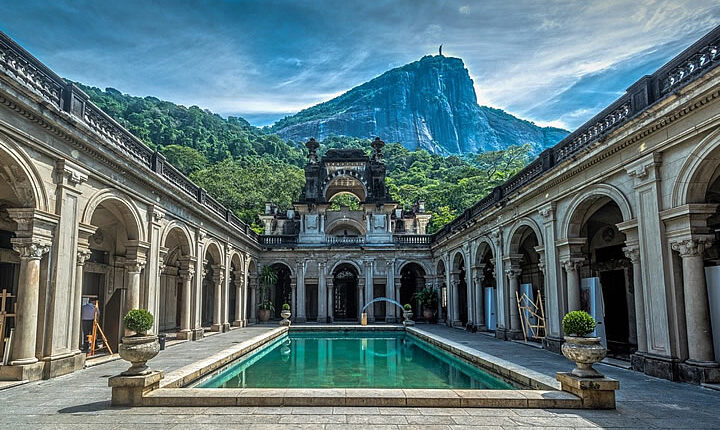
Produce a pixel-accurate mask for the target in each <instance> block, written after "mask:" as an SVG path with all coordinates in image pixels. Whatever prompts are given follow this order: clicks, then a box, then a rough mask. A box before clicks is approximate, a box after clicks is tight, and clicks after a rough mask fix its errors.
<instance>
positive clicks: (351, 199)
mask: <svg viewBox="0 0 720 430" xmlns="http://www.w3.org/2000/svg"><path fill="white" fill-rule="evenodd" d="M330 202H331V203H330V208H329V209H328V210H331V211H339V210H340V209H341V208H342V207H343V206H347V207H348V208H349V209H350V210H351V211H357V210H360V200H358V198H357V197H355V196H354V195H352V194H336V195H335V196H333V198H332V199H330Z"/></svg>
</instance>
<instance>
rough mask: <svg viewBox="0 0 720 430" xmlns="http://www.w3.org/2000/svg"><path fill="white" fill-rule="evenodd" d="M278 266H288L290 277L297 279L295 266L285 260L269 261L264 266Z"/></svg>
mask: <svg viewBox="0 0 720 430" xmlns="http://www.w3.org/2000/svg"><path fill="white" fill-rule="evenodd" d="M276 264H282V265H283V266H287V268H288V270H289V271H290V276H292V277H295V269H293V264H290V263H288V262H287V261H285V260H281V259H274V260H270V261H268V262H267V263H265V264H264V265H265V266H274V265H276Z"/></svg>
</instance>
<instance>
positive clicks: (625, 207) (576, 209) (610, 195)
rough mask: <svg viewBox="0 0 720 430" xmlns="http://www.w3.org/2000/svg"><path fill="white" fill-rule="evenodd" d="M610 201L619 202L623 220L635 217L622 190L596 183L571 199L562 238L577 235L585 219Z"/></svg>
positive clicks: (561, 227) (561, 231) (564, 218)
mask: <svg viewBox="0 0 720 430" xmlns="http://www.w3.org/2000/svg"><path fill="white" fill-rule="evenodd" d="M608 201H613V202H615V204H617V206H618V207H619V208H620V213H621V214H622V217H623V221H628V220H631V219H632V218H633V215H632V209H631V206H630V202H629V201H628V199H627V198H626V197H625V195H624V194H623V193H622V192H621V191H620V190H618V189H617V188H615V187H614V186H612V185H608V184H595V185H592V186H590V187H587V188H585V189H584V190H583V191H582V192H581V193H580V194H577V195H575V197H573V199H572V200H571V201H570V204H569V205H568V209H567V211H566V212H565V216H564V217H563V221H562V223H561V224H560V238H561V239H567V238H569V237H577V236H578V235H579V233H580V229H581V228H582V225H583V224H584V223H585V221H587V219H588V218H590V217H591V216H592V214H593V213H595V211H596V210H597V209H599V208H600V207H602V206H604V205H605V204H606V203H608ZM540 245H541V246H542V243H541V244H540Z"/></svg>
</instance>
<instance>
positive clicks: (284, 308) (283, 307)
mask: <svg viewBox="0 0 720 430" xmlns="http://www.w3.org/2000/svg"><path fill="white" fill-rule="evenodd" d="M282 310H284V311H289V310H290V304H288V303H283V306H282Z"/></svg>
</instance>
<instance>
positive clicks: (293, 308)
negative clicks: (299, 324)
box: [290, 279, 297, 319]
mask: <svg viewBox="0 0 720 430" xmlns="http://www.w3.org/2000/svg"><path fill="white" fill-rule="evenodd" d="M296 313H297V281H296V280H295V279H290V314H291V317H290V318H292V319H295V314H296Z"/></svg>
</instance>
